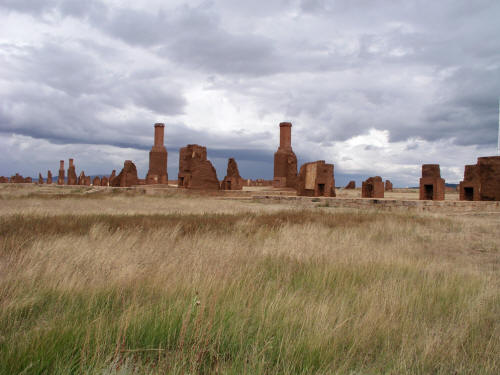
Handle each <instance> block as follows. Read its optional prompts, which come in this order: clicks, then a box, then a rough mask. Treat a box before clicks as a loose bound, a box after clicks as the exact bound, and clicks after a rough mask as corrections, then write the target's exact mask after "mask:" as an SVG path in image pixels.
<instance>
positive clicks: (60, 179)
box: [57, 160, 66, 185]
mask: <svg viewBox="0 0 500 375" xmlns="http://www.w3.org/2000/svg"><path fill="white" fill-rule="evenodd" d="M65 179H66V177H65V171H64V160H61V161H59V176H58V177H57V184H58V185H64V180H65Z"/></svg>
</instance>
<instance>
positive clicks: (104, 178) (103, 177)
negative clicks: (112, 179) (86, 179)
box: [101, 176, 109, 186]
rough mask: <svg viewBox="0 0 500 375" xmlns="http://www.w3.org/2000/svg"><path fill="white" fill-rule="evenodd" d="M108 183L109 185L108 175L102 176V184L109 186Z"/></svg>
mask: <svg viewBox="0 0 500 375" xmlns="http://www.w3.org/2000/svg"><path fill="white" fill-rule="evenodd" d="M108 185H109V179H108V178H107V177H106V176H102V178H101V186H108Z"/></svg>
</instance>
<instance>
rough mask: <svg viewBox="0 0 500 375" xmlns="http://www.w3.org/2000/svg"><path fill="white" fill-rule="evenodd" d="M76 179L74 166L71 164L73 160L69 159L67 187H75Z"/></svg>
mask: <svg viewBox="0 0 500 375" xmlns="http://www.w3.org/2000/svg"><path fill="white" fill-rule="evenodd" d="M77 180H78V179H77V177H76V170H75V165H74V164H73V159H69V167H68V185H76V184H77V183H78V181H77Z"/></svg>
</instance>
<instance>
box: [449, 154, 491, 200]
mask: <svg viewBox="0 0 500 375" xmlns="http://www.w3.org/2000/svg"><path fill="white" fill-rule="evenodd" d="M459 189H460V200H469V201H500V156H487V157H480V158H478V159H477V164H475V165H466V166H465V170H464V180H463V181H461V182H460V185H459Z"/></svg>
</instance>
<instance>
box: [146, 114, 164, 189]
mask: <svg viewBox="0 0 500 375" xmlns="http://www.w3.org/2000/svg"><path fill="white" fill-rule="evenodd" d="M164 130H165V125H164V124H161V123H157V124H155V140H154V144H153V147H152V148H151V151H150V152H149V170H148V174H147V175H146V183H147V184H167V183H168V174H167V158H168V153H167V149H166V148H165V146H164Z"/></svg>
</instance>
